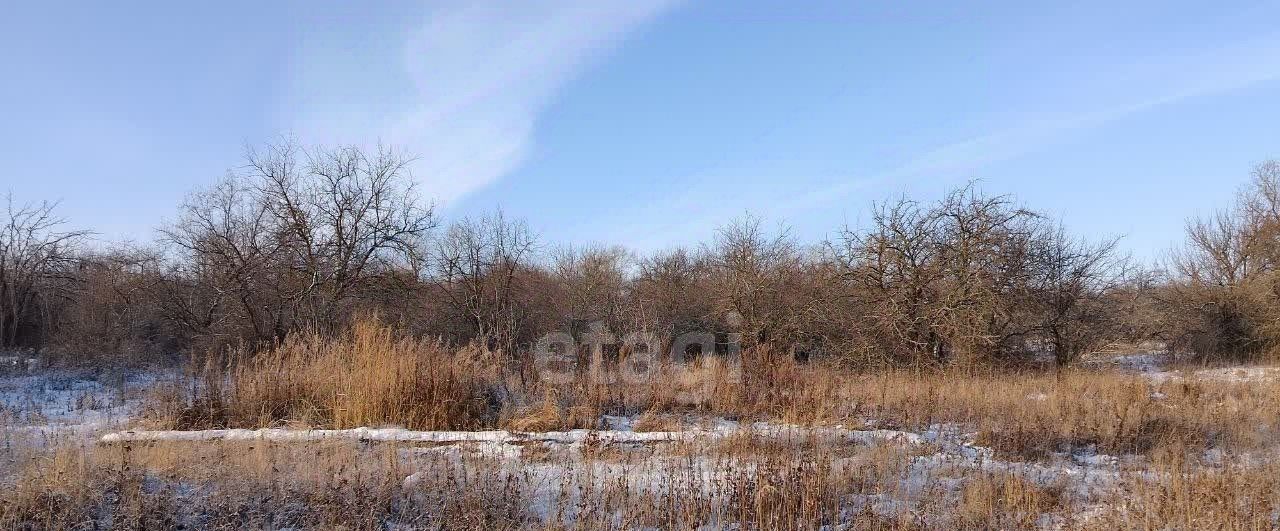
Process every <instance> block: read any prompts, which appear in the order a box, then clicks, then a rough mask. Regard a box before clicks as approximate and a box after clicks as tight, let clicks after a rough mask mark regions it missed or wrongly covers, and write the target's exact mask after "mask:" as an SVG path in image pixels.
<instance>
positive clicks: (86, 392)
mask: <svg viewBox="0 0 1280 531" xmlns="http://www.w3.org/2000/svg"><path fill="white" fill-rule="evenodd" d="M3 362H5V360H0V363H3ZM33 365H34V364H33ZM168 377H170V375H167V374H164V373H160V372H143V371H130V372H125V371H117V372H109V371H96V372H91V371H72V370H47V369H42V368H39V367H38V366H35V367H30V368H28V367H27V366H25V364H17V363H6V364H5V370H3V371H2V372H0V433H3V434H5V435H6V436H8V435H14V434H35V433H39V434H46V435H57V434H84V435H90V434H94V433H97V432H100V431H103V430H109V429H118V428H120V427H121V426H123V425H124V424H125V423H127V422H128V421H129V420H130V419H132V418H134V417H136V415H137V414H138V412H139V411H140V408H141V405H142V402H143V398H144V397H145V395H146V392H147V391H148V390H150V389H151V388H153V387H154V386H156V385H157V384H158V383H160V382H162V381H164V379H165V378H168Z"/></svg>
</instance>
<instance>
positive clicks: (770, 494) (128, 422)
mask: <svg viewBox="0 0 1280 531" xmlns="http://www.w3.org/2000/svg"><path fill="white" fill-rule="evenodd" d="M354 339H355V344H360V345H364V348H363V350H362V349H360V348H356V349H347V350H343V349H340V348H337V346H338V343H336V342H335V341H337V340H322V339H319V338H313V339H311V340H309V341H304V342H302V343H296V344H293V345H292V346H289V345H286V346H284V347H282V348H281V350H279V351H277V353H276V354H278V355H279V357H277V358H276V359H275V361H274V362H269V361H268V360H271V359H272V357H271V356H270V355H260V356H259V357H258V358H256V359H258V360H264V361H263V363H267V364H269V363H276V364H277V365H274V367H275V369H278V370H279V371H280V372H278V373H276V374H278V375H281V376H282V375H284V374H289V375H292V378H297V379H302V380H305V379H306V378H310V377H317V378H318V377H319V376H320V375H326V374H327V375H328V381H329V382H330V384H331V385H333V386H337V387H338V388H340V389H338V390H335V391H334V392H333V393H332V395H325V394H324V391H323V388H322V387H320V386H318V385H315V383H314V382H309V383H308V385H307V386H306V387H293V384H295V383H298V382H299V381H301V380H298V381H295V380H290V379H288V378H283V377H281V378H274V379H266V378H263V377H262V374H263V373H261V372H258V371H261V370H265V369H263V367H265V366H266V365H261V364H260V365H257V366H256V367H258V368H257V369H254V368H253V367H255V366H254V365H243V364H242V365H240V366H239V368H238V369H236V370H235V371H227V372H225V373H223V374H224V376H226V380H225V381H224V382H223V385H225V386H226V387H224V388H221V389H220V390H214V389H211V387H213V386H210V385H208V384H207V383H204V384H197V383H196V381H194V380H190V379H188V378H186V377H182V376H178V375H177V374H174V373H154V374H153V373H135V374H129V375H115V376H111V375H97V376H95V375H92V374H73V373H66V372H58V371H47V370H37V371H36V374H26V373H25V372H22V373H21V374H10V375H8V376H5V377H4V378H3V380H0V389H2V390H3V392H2V393H0V397H3V399H4V403H5V406H4V416H3V419H4V421H3V424H2V425H0V433H3V447H0V471H2V475H3V482H4V489H3V490H2V491H0V492H3V494H0V525H2V526H3V527H5V528H83V529H89V528H95V527H103V526H108V527H114V528H146V529H152V528H166V527H197V528H227V529H230V528H236V529H239V528H269V529H280V528H300V527H301V528H312V527H314V528H348V529H416V528H425V529H469V528H497V529H523V528H575V529H618V528H650V529H668V528H676V529H685V528H699V527H704V528H706V527H709V528H738V529H812V528H827V529H1115V528H1131V529H1191V528H1197V529H1198V528H1222V529H1270V528H1275V527H1277V526H1280V459H1277V458H1278V457H1280V385H1277V383H1278V382H1277V378H1280V369H1277V368H1271V367H1262V366H1249V367H1243V366H1242V367H1218V368H1194V367H1190V368H1182V369H1176V370H1175V369H1167V368H1165V367H1163V363H1164V361H1163V358H1162V356H1161V355H1160V354H1159V353H1139V354H1127V355H1109V356H1107V357H1105V358H1098V359H1091V360H1087V361H1086V362H1085V363H1082V364H1081V367H1080V368H1078V369H1072V370H1069V371H1063V372H1041V371H1032V370H1025V371H1021V372H989V373H982V374H968V375H964V374H959V373H955V372H932V371H929V372H904V371H891V372H877V373H871V374H862V373H854V372H851V371H846V370H842V369H839V368H836V367H832V366H827V365H823V364H817V363H814V364H802V363H796V362H794V361H792V360H790V359H776V358H750V357H749V356H746V355H744V359H755V360H756V361H757V362H758V363H760V364H762V366H760V367H756V368H755V369H751V370H747V371H746V372H745V374H744V377H743V382H742V383H739V384H736V385H728V386H717V385H711V382H712V379H711V376H709V374H713V373H709V372H707V371H709V370H713V369H708V368H707V367H705V366H698V367H692V368H685V369H684V372H683V373H681V374H678V375H668V376H671V378H666V377H665V376H664V379H663V382H664V383H663V385H655V386H651V387H649V388H648V389H649V391H647V392H645V391H642V390H641V389H629V390H627V391H626V392H625V393H624V394H618V395H610V394H609V393H608V392H606V391H605V390H603V389H593V388H591V386H583V385H567V386H561V387H555V388H552V387H545V388H544V387H541V386H539V385H537V384H530V385H526V386H524V387H522V386H520V385H517V384H514V383H511V382H510V380H514V376H513V375H511V374H507V375H502V374H499V372H501V371H493V370H492V366H490V365H483V366H481V365H476V366H471V365H467V364H466V360H467V359H472V358H473V357H474V356H477V355H479V354H478V353H477V352H471V351H465V350H464V351H459V352H451V351H445V350H443V349H439V348H438V347H435V346H433V345H430V344H426V343H415V342H403V341H400V342H399V343H396V341H397V340H394V339H392V338H391V337H390V336H385V335H383V336H380V335H378V329H376V328H368V329H365V330H363V331H357V332H355V338H354ZM388 341H389V342H392V343H394V344H384V343H383V342H388ZM304 347H306V348H304ZM289 349H301V350H299V351H302V350H305V351H307V352H311V353H312V354H313V355H312V356H310V357H302V358H299V357H297V356H285V355H284V354H285V353H287V352H290V351H289ZM339 351H342V352H346V353H347V354H346V355H348V356H354V357H355V358H349V359H346V361H347V362H350V364H349V366H350V367H354V368H355V369H352V370H348V371H346V372H344V373H342V374H341V375H337V374H335V373H333V372H331V371H329V370H328V369H327V368H326V366H325V365H324V364H325V363H326V360H327V359H328V358H327V356H328V355H330V354H333V353H337V352H339ZM428 351H430V352H434V354H424V352H428ZM397 353H401V354H406V355H407V354H412V357H413V358H415V359H428V360H432V365H431V366H430V367H425V366H424V367H420V368H413V367H408V366H404V365H397V364H395V363H392V361H394V358H395V357H396V356H397ZM295 354H296V352H295ZM433 355H435V356H447V357H449V358H450V359H449V360H445V359H443V358H441V359H435V358H432V357H431V356H433ZM368 356H378V357H376V358H370V357H368ZM455 356H456V358H455ZM405 359H408V357H406V358H405ZM765 359H767V360H768V361H767V362H766V361H761V360H765ZM359 360H364V362H367V364H365V363H361V362H360V361H359ZM330 361H331V360H330ZM281 363H284V364H286V365H279V364H281ZM287 364H294V365H287ZM359 367H367V368H368V370H370V371H374V370H376V371H384V372H379V374H381V379H379V378H375V377H374V376H373V374H362V373H361V371H360V370H359V369H358V368H359ZM308 368H310V369H313V370H312V371H310V372H309V371H308V370H307V369H308ZM285 369H287V370H285ZM440 370H446V371H452V372H450V374H451V376H450V378H449V381H451V382H455V383H456V382H463V383H466V385H465V386H456V387H452V388H447V389H442V388H441V387H440V386H439V385H434V386H432V382H436V383H437V384H438V383H439V381H438V380H433V379H432V374H436V373H434V372H430V371H440ZM714 370H719V369H714ZM385 371H389V372H385ZM424 371H426V372H424ZM486 371H489V372H486ZM755 371H764V372H763V373H756V372H755ZM393 375H401V376H402V377H400V379H397V377H392V376H393ZM404 375H410V376H404ZM437 376H438V374H437ZM766 376H767V377H766ZM362 378H364V379H365V380H361V379H362ZM200 381H201V382H208V381H211V380H210V379H209V373H206V374H205V376H204V377H203V379H202V380H200ZM375 381H381V382H382V386H381V387H373V386H372V382H375ZM410 382H416V385H417V387H403V385H407V384H408V383H410ZM503 382H507V383H506V384H504V385H499V384H502V383H503ZM761 382H769V383H768V384H767V385H766V384H763V383H761ZM356 384H359V386H360V387H354V386H355V385H356ZM254 385H256V386H257V387H252V386H254ZM232 388H234V389H235V390H229V389H232ZM357 388H360V389H364V393H363V394H360V393H352V392H350V391H352V390H354V389H357ZM427 388H430V389H434V390H435V391H436V392H437V394H435V395H423V394H422V393H423V392H424V391H423V389H427ZM481 388H485V389H499V388H500V389H503V391H502V393H505V394H503V397H502V398H500V399H494V400H496V402H492V403H488V405H485V406H484V407H479V406H476V407H472V405H467V404H463V406H465V407H459V406H458V404H456V403H455V404H454V405H452V406H449V407H450V408H451V409H449V410H448V411H447V415H444V416H439V415H434V414H432V413H433V412H436V409H433V408H431V407H428V405H427V404H417V403H413V402H412V401H411V399H412V398H413V397H420V396H431V397H432V398H431V400H432V402H431V403H432V404H446V403H451V402H458V401H459V400H460V399H458V397H463V398H465V397H468V396H471V395H473V394H475V395H477V396H480V395H484V393H479V392H478V391H477V389H481ZM289 389H295V390H296V389H305V390H306V391H307V392H308V393H310V394H308V395H307V396H297V395H290V394H288V390H289ZM406 389H407V390H408V391H405V390H406ZM215 393H216V394H215ZM246 393H248V394H246ZM215 396H217V397H220V398H218V400H220V401H221V402H220V403H221V405H220V406H219V408H220V409H219V410H218V411H219V413H218V415H210V414H201V412H202V411H203V412H204V413H209V412H211V411H213V406H211V405H210V404H209V402H210V401H211V400H213V399H214V397H215ZM268 397H271V398H268ZM277 399H278V400H281V401H282V402H281V403H287V404H291V405H292V406H293V407H288V408H282V407H275V406H271V404H273V402H272V400H277ZM462 402H465V400H462ZM251 404H257V405H258V410H259V412H260V414H257V415H248V414H245V413H243V412H244V411H249V410H252V407H250V406H251ZM372 404H381V405H380V406H379V407H373V406H372ZM397 404H398V405H399V406H400V408H399V409H397V408H396V407H391V405H397ZM262 411H268V412H269V413H261V412H262ZM409 413H412V414H409ZM424 413H425V416H424ZM442 415H443V414H442ZM215 420H216V422H215ZM201 424H203V425H201ZM215 426H216V427H219V428H221V427H224V426H225V427H230V428H234V429H200V428H210V427H215ZM390 426H400V427H390ZM174 428H181V429H177V430H175V429H174ZM259 428H270V429H259ZM432 430H435V431H432Z"/></svg>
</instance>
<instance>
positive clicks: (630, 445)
mask: <svg viewBox="0 0 1280 531" xmlns="http://www.w3.org/2000/svg"><path fill="white" fill-rule="evenodd" d="M0 361H2V360H0ZM1087 363H1089V364H1091V365H1095V366H1100V367H1115V368H1119V369H1121V370H1125V371H1133V372H1137V373H1141V374H1143V375H1145V376H1146V377H1148V378H1150V379H1151V380H1152V383H1153V384H1159V383H1162V382H1165V381H1171V380H1176V379H1203V380H1213V381H1232V382H1244V383H1247V384H1261V385H1268V384H1270V382H1273V381H1276V380H1278V379H1280V368H1277V367H1236V368H1216V369H1200V370H1169V369H1166V368H1165V367H1166V363H1165V360H1164V356H1163V355H1162V354H1160V353H1158V352H1143V353H1138V354H1123V355H1114V356H1110V357H1106V358H1095V359H1091V360H1088V362H1087ZM168 377H169V376H166V375H165V374H163V373H131V374H124V373H116V374H109V373H101V374H90V373H73V372H66V371H48V370H40V369H35V370H34V371H29V370H28V369H26V368H22V369H20V370H13V371H9V373H8V374H6V375H0V444H5V445H12V441H14V440H18V439H23V438H26V439H30V438H31V437H32V436H39V437H44V438H46V439H51V438H52V437H55V436H56V437H62V438H64V439H65V438H73V439H74V438H78V439H79V440H81V441H83V442H84V443H87V444H93V442H94V441H96V442H97V444H103V445H115V444H121V443H151V442H165V443H169V444H177V445H181V444H192V445H200V444H211V443H213V442H217V441H225V442H249V443H252V442H255V441H269V442H273V443H279V444H294V443H297V444H308V443H316V442H321V441H352V442H356V443H360V444H366V445H373V444H390V445H394V447H395V451H396V453H397V455H398V456H399V459H400V460H401V461H402V462H404V463H408V464H409V467H408V470H407V471H406V472H405V474H404V477H403V478H399V477H398V476H397V478H396V479H397V481H400V480H402V481H403V485H404V486H405V487H406V488H414V487H416V486H418V485H420V484H422V483H424V482H426V483H429V482H430V481H431V479H432V477H434V476H438V475H439V474H440V473H441V472H440V471H441V466H442V464H443V465H444V466H446V467H449V466H459V467H460V466H463V463H464V462H467V461H468V460H471V459H475V458H480V459H484V460H487V461H488V462H491V463H493V465H494V466H495V467H496V468H495V469H496V470H499V471H500V474H504V475H506V476H509V477H512V478H519V479H520V481H522V482H524V484H527V485H529V488H528V489H527V491H526V492H524V496H526V498H527V500H526V501H527V502H528V504H529V510H530V511H531V512H532V513H533V514H534V515H535V516H538V517H540V518H545V517H547V516H549V514H548V513H549V512H550V511H553V510H557V509H553V508H554V507H561V508H562V507H563V506H564V501H563V499H559V498H557V497H558V496H559V497H562V496H563V492H564V488H565V485H569V484H577V485H580V484H581V483H582V482H583V481H589V482H600V483H601V484H604V483H609V484H611V485H625V486H626V487H627V488H628V489H631V490H632V491H634V492H661V491H662V490H663V489H671V488H673V487H672V486H673V485H679V486H680V488H686V489H689V488H694V489H702V491H703V494H705V495H707V496H713V495H714V492H713V491H715V490H716V489H723V488H724V485H726V484H728V483H730V482H731V481H732V478H731V476H734V475H736V474H742V473H744V472H750V471H751V470H752V468H751V467H754V466H757V465H756V464H755V462H752V461H750V460H741V459H738V458H735V457H726V456H725V454H724V453H723V452H717V451H713V449H715V448H718V447H719V446H717V445H730V444H732V443H733V442H734V441H733V439H734V438H738V437H745V438H749V439H756V440H765V441H770V442H773V443H778V444H783V445H787V444H792V445H807V447H809V448H824V449H828V450H833V451H832V453H831V454H830V456H829V457H830V459H831V462H830V463H829V466H831V467H833V470H836V471H839V472H838V473H842V474H854V475H856V474H865V472H850V471H855V470H865V467H867V466H871V465H875V466H879V465H877V464H876V463H874V461H876V460H884V459H885V456H892V458H893V459H894V460H897V462H898V464H897V465H894V466H896V467H897V468H895V469H894V470H893V472H892V474H890V477H888V478H887V479H884V480H882V481H884V482H885V484H884V485H883V486H882V487H879V488H878V489H876V491H875V492H869V493H867V492H864V493H862V494H856V495H852V496H850V497H848V498H847V499H844V500H842V501H841V510H842V511H849V512H851V513H858V512H862V511H870V512H873V513H876V514H880V515H884V516H885V517H888V518H891V517H893V516H894V515H897V514H901V513H902V512H903V511H904V510H905V511H911V510H914V509H912V508H913V507H915V506H916V504H917V503H918V502H919V501H920V500H921V499H923V498H925V497H932V498H937V497H939V496H941V497H943V498H947V497H951V498H954V497H956V496H960V495H961V491H962V489H963V484H964V483H963V482H964V481H965V479H964V478H972V477H973V474H984V473H989V474H998V475H1007V476H1016V477H1019V478H1022V479H1023V480H1025V481H1027V482H1029V483H1030V484H1033V485H1036V486H1039V487H1043V488H1046V489H1052V490H1054V491H1055V492H1060V493H1061V495H1062V496H1064V497H1068V498H1072V499H1074V500H1078V502H1077V503H1075V504H1073V506H1075V507H1082V508H1083V510H1081V511H1080V512H1079V513H1078V514H1074V515H1052V516H1046V517H1044V518H1042V519H1041V520H1040V521H1039V522H1038V524H1039V525H1040V527H1044V528H1071V527H1075V526H1077V525H1079V524H1080V523H1081V521H1082V519H1087V518H1090V517H1091V516H1090V515H1092V514H1094V512H1096V511H1095V509H1100V508H1101V505H1100V504H1105V503H1108V502H1106V501H1099V500H1108V499H1114V496H1115V495H1116V489H1117V488H1118V487H1119V486H1120V484H1121V483H1122V481H1123V480H1124V477H1125V476H1124V475H1125V474H1126V473H1127V474H1129V477H1130V478H1131V477H1133V471H1135V470H1138V471H1142V470H1145V468H1144V466H1145V465H1146V464H1145V463H1143V462H1142V459H1141V458H1139V457H1135V456H1117V455H1106V454H1103V453H1099V452H1098V451H1097V450H1096V449H1095V448H1093V447H1091V446H1086V447H1081V448H1074V449H1071V450H1070V451H1064V452H1059V453H1055V454H1051V455H1049V456H1047V457H1046V458H1044V459H1040V460H1036V461H1022V460H1018V458H1015V457H1007V456H1005V457H1002V456H999V455H997V454H996V452H994V451H993V450H992V449H991V448H988V447H984V446H982V445H979V444H976V443H975V441H976V440H978V434H977V433H976V432H974V431H972V428H971V427H966V426H962V425H955V424H935V425H933V426H929V427H928V428H927V429H923V430H918V431H907V430H893V429H881V428H880V427H878V426H877V425H876V423H875V422H874V421H868V422H866V423H865V424H864V425H855V426H827V427H802V426H793V425H785V424H778V423H766V422H754V423H741V422H737V421H734V420H729V419H724V418H699V419H688V418H684V419H681V421H680V422H676V423H674V424H675V425H679V426H681V428H680V429H677V430H671V431H636V429H635V426H636V425H637V422H636V420H637V419H636V418H633V417H622V416H607V415H606V416H604V417H603V418H602V419H601V423H600V425H601V426H602V427H604V428H605V429H598V430H569V431H553V432H532V433H530V432H512V431H503V430H492V431H474V432H459V431H411V430H406V429H402V428H398V427H376V428H370V427H364V428H355V429H348V430H296V429H259V430H205V431H145V430H139V429H133V428H132V427H131V426H129V420H130V419H133V418H136V416H137V415H138V414H139V412H140V411H141V406H142V401H143V399H144V397H145V394H146V392H147V391H148V390H149V389H151V388H154V387H156V386H157V385H160V384H162V383H163V382H164V381H165V380H166V378H168ZM1047 398H1048V397H1047V395H1044V394H1033V395H1028V397H1027V399H1028V400H1046V399H1047ZM46 444H47V442H46ZM534 449H537V451H536V452H535V451H534ZM601 449H613V450H615V451H617V452H621V453H622V454H624V455H627V456H629V457H626V458H622V459H600V458H595V457H591V456H593V455H596V454H599V453H600V450H601ZM836 450H838V451H836ZM547 455H552V456H555V458H554V459H549V458H547V457H546V456H547ZM637 456H638V457H637ZM1207 457H1208V458H1207V459H1206V460H1205V463H1206V466H1215V459H1213V457H1214V456H1207ZM1234 457H1235V458H1238V457H1240V456H1234ZM1260 458H1266V459H1270V458H1271V456H1270V455H1268V456H1263V457H1260ZM860 467H863V468H860ZM1139 474H1140V475H1141V474H1152V473H1149V472H1139ZM940 489H941V491H942V492H941V494H939V490H940ZM588 490H590V489H588ZM577 491H581V488H580V487H579V488H578V490H577ZM575 492H576V491H575ZM1277 518H1278V519H1277V520H1276V523H1277V524H1280V515H1277Z"/></svg>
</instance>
